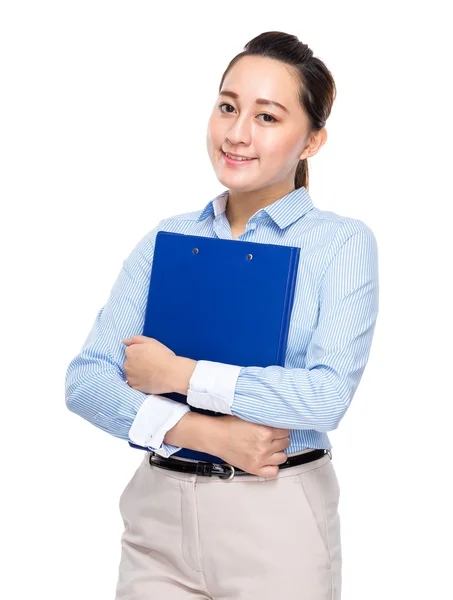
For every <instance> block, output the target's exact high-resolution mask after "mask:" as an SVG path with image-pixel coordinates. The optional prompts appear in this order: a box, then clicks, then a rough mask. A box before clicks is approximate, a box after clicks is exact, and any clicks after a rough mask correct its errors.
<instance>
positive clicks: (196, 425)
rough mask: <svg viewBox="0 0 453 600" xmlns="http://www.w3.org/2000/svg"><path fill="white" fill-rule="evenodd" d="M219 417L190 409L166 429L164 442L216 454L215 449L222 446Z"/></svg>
mask: <svg viewBox="0 0 453 600" xmlns="http://www.w3.org/2000/svg"><path fill="white" fill-rule="evenodd" d="M221 419H222V417H211V416H209V415H202V414H200V413H196V412H193V411H190V412H188V413H186V414H185V415H184V416H183V417H182V418H181V419H180V420H179V421H178V423H176V425H175V426H174V427H173V428H172V429H170V430H169V431H167V433H166V434H165V438H164V442H165V443H166V444H171V445H172V446H179V447H181V448H189V449H190V450H195V451H197V452H205V453H207V454H213V455H214V456H216V455H217V454H216V452H217V449H218V448H221V447H222V438H221V423H220V422H219V421H220V420H221Z"/></svg>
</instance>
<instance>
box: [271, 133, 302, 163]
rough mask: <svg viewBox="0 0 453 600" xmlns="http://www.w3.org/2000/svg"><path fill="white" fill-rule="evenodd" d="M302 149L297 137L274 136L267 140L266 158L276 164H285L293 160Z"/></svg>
mask: <svg viewBox="0 0 453 600" xmlns="http://www.w3.org/2000/svg"><path fill="white" fill-rule="evenodd" d="M299 151H300V143H299V140H297V139H294V140H293V139H289V138H288V137H287V136H280V135H278V136H277V135H276V136H272V137H271V138H269V139H267V140H266V158H268V159H269V160H271V161H272V162H273V164H275V165H280V166H281V165H284V164H286V163H288V162H293V161H294V160H296V157H297V155H298V153H299Z"/></svg>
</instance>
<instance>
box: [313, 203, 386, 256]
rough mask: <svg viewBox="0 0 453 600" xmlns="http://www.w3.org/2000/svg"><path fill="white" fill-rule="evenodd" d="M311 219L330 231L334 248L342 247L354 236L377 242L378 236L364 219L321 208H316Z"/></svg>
mask: <svg viewBox="0 0 453 600" xmlns="http://www.w3.org/2000/svg"><path fill="white" fill-rule="evenodd" d="M310 217H311V219H313V221H314V223H315V224H316V225H317V226H319V227H323V228H324V229H328V230H329V233H330V240H331V244H330V245H331V246H332V247H333V248H335V247H337V248H338V247H340V246H342V245H343V244H344V243H345V242H346V241H347V240H348V239H349V238H352V237H353V236H357V237H359V238H363V239H368V240H371V241H374V242H376V236H375V234H374V232H373V230H372V228H371V227H370V226H369V225H368V223H366V222H365V221H363V220H362V219H358V218H355V217H350V216H346V215H341V214H339V213H336V212H333V211H331V210H321V209H319V208H314V210H312V211H311V212H310Z"/></svg>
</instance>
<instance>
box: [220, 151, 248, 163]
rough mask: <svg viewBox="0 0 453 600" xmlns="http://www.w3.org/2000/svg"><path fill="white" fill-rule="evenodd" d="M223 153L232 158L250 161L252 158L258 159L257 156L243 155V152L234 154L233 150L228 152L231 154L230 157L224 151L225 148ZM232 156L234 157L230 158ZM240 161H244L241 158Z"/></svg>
mask: <svg viewBox="0 0 453 600" xmlns="http://www.w3.org/2000/svg"><path fill="white" fill-rule="evenodd" d="M222 153H223V155H224V156H225V157H226V158H229V159H230V160H237V159H243V160H248V161H250V160H255V159H256V156H242V155H241V154H233V153H231V152H228V154H229V155H230V156H229V157H228V154H227V153H226V152H224V151H223V150H222ZM230 157H232V158H230ZM238 162H242V161H241V160H238Z"/></svg>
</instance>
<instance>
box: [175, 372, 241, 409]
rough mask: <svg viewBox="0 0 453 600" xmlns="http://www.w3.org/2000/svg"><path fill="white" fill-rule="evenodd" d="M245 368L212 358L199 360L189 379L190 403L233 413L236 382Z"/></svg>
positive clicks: (188, 397) (188, 394) (188, 396)
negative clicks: (214, 360) (212, 359)
mask: <svg viewBox="0 0 453 600" xmlns="http://www.w3.org/2000/svg"><path fill="white" fill-rule="evenodd" d="M243 368H244V367H239V366H236V365H228V364H225V363H218V362H212V361H210V360H199V361H197V365H196V367H195V370H194V372H193V374H192V377H191V378H190V381H189V389H188V393H187V402H188V404H190V405H191V406H194V407H196V408H204V409H205V410H212V411H214V412H220V413H223V414H225V415H231V414H232V413H231V405H232V404H233V400H234V390H235V388H236V382H237V379H238V377H239V373H240V372H241V370H242V369H243Z"/></svg>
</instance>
